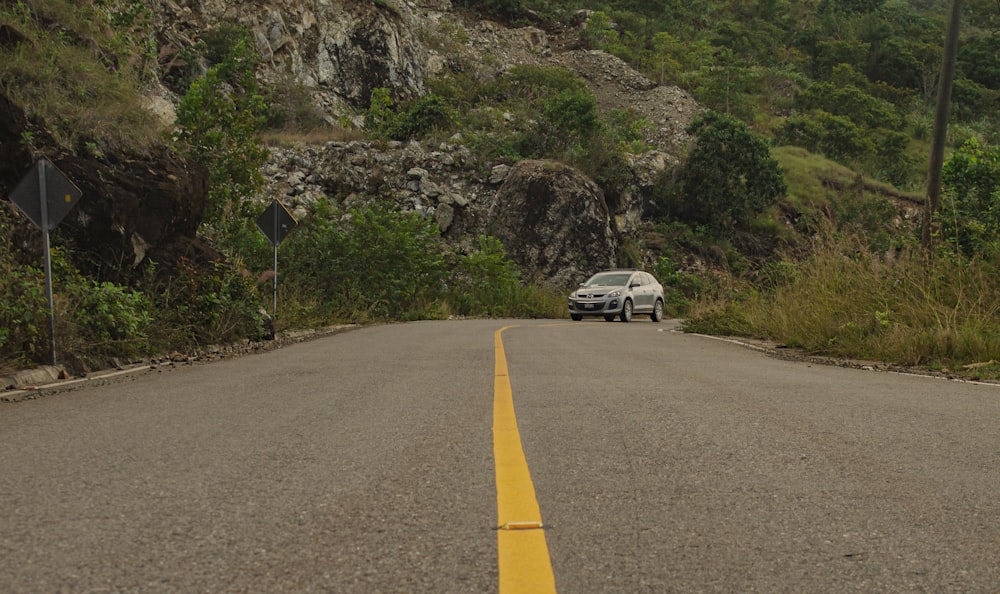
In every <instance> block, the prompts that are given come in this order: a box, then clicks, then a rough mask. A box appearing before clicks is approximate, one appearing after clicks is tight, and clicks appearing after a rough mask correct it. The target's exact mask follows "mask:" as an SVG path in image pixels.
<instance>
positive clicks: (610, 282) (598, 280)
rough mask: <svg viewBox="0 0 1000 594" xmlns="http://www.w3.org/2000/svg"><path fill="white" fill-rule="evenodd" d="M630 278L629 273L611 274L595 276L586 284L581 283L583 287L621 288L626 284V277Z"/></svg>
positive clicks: (630, 274)
mask: <svg viewBox="0 0 1000 594" xmlns="http://www.w3.org/2000/svg"><path fill="white" fill-rule="evenodd" d="M630 276H632V273H631V272H626V273H613V274H595V275H594V276H592V277H590V279H588V280H587V282H585V283H583V286H585V287H621V286H624V285H625V283H627V282H628V277H630Z"/></svg>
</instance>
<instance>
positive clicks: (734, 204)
mask: <svg viewBox="0 0 1000 594" xmlns="http://www.w3.org/2000/svg"><path fill="white" fill-rule="evenodd" d="M688 131H689V133H690V134H692V135H694V136H695V144H694V148H693V149H692V150H691V152H690V154H689V155H688V157H687V160H686V162H685V163H684V166H683V169H682V171H681V174H680V180H679V181H680V186H681V198H680V203H679V204H677V205H676V207H675V209H674V210H675V212H674V213H673V214H675V215H676V216H678V217H680V218H681V219H682V220H688V221H692V222H694V223H696V224H700V225H703V226H705V227H708V228H711V229H714V230H716V231H717V232H719V233H720V234H725V233H727V232H731V231H732V230H733V229H734V228H736V227H738V226H747V225H749V224H750V223H751V222H752V221H753V219H754V218H755V217H756V216H757V215H759V214H760V213H762V212H763V211H764V210H766V209H767V208H768V207H770V206H771V205H772V204H774V203H775V201H776V200H777V199H778V198H779V197H780V196H781V195H783V194H784V193H785V191H786V185H785V180H784V176H783V174H782V172H781V169H780V168H779V167H778V163H777V161H775V160H774V159H773V158H772V157H771V151H770V148H769V146H768V144H767V141H766V140H765V139H764V138H762V137H761V136H760V135H758V134H756V133H754V132H753V131H751V130H750V129H749V128H748V127H747V126H746V125H745V124H743V123H742V122H740V121H739V120H737V119H735V118H733V117H731V116H726V115H723V114H719V113H709V114H708V115H706V116H705V117H703V118H701V119H699V120H697V121H696V122H695V123H694V124H692V125H691V127H690V129H689V130H688Z"/></svg>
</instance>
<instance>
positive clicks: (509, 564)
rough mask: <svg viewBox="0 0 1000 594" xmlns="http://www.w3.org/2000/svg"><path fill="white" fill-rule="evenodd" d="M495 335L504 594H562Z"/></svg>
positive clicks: (499, 540) (495, 434)
mask: <svg viewBox="0 0 1000 594" xmlns="http://www.w3.org/2000/svg"><path fill="white" fill-rule="evenodd" d="M510 327H511V326H505V327H503V328H501V329H499V330H497V331H496V332H495V333H494V335H493V342H494V347H495V352H496V364H495V368H494V374H493V459H494V461H495V464H496V482H497V527H498V530H497V551H498V562H499V570H500V594H515V593H520V592H531V593H538V594H543V593H547V592H555V591H556V580H555V576H554V575H553V574H552V561H551V560H550V559H549V548H548V545H547V544H546V542H545V532H544V530H542V513H541V510H539V508H538V500H537V499H536V498H535V486H534V484H533V483H532V482H531V473H530V472H529V471H528V461H527V459H526V458H525V457H524V448H523V447H522V446H521V433H520V432H519V431H518V429H517V417H516V416H515V415H514V396H513V392H512V391H511V388H510V377H509V376H508V375H507V357H506V356H505V355H504V349H503V340H502V338H501V336H500V335H501V334H502V333H503V331H504V330H506V329H507V328H510Z"/></svg>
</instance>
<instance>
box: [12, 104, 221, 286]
mask: <svg viewBox="0 0 1000 594" xmlns="http://www.w3.org/2000/svg"><path fill="white" fill-rule="evenodd" d="M28 133H30V136H31V137H32V138H33V146H34V149H35V151H37V152H35V153H33V152H32V151H31V150H29V149H28V147H27V146H26V145H25V143H24V142H22V138H23V137H24V136H25V135H26V134H28ZM41 156H44V157H45V158H46V159H48V160H49V161H50V162H52V163H53V164H55V166H56V167H58V168H59V169H60V170H61V171H62V172H63V173H64V174H65V175H66V177H68V178H69V179H70V180H72V181H73V183H74V184H76V185H77V186H78V187H79V188H80V190H81V192H82V196H81V198H80V201H79V202H78V203H77V204H76V205H75V206H74V207H73V210H71V211H70V212H69V214H68V215H67V216H66V218H65V219H63V221H62V222H61V223H60V225H59V227H58V228H57V230H56V233H57V236H58V239H59V243H62V244H65V245H66V246H68V247H71V248H72V252H73V253H72V255H73V257H74V260H75V261H76V264H77V265H78V266H79V267H80V268H81V270H83V271H84V272H87V273H90V274H92V275H93V276H95V277H98V278H101V279H103V280H111V281H127V280H128V279H129V278H130V277H131V276H133V274H134V272H135V271H136V270H137V269H138V268H140V265H143V264H146V263H148V262H149V261H150V260H154V261H156V262H157V263H158V264H160V265H161V266H163V267H165V268H169V267H171V266H173V265H174V264H176V263H177V262H178V260H180V259H181V258H187V259H189V260H191V261H192V262H194V263H197V262H205V261H208V260H212V259H216V258H218V257H220V256H219V255H218V254H217V253H216V252H215V251H214V250H213V249H211V248H210V247H208V246H206V245H204V244H203V243H201V242H200V241H199V240H198V239H197V237H196V232H197V230H198V225H199V224H200V222H201V216H202V212H203V211H204V208H205V202H206V199H207V191H208V171H207V170H206V169H205V168H204V167H203V166H201V165H199V164H197V163H193V162H191V161H188V160H185V159H183V158H181V157H179V156H178V155H176V154H175V153H172V152H171V151H169V150H168V149H167V148H165V147H161V148H159V149H154V150H152V151H150V153H149V154H147V155H123V154H107V155H105V156H104V157H103V158H101V159H95V158H89V157H85V156H82V155H80V154H76V153H72V152H70V151H68V150H66V149H64V148H62V147H60V146H59V145H58V144H57V143H56V142H55V141H54V139H52V137H51V136H50V135H49V134H48V133H47V132H46V131H45V130H44V128H42V127H40V126H37V125H31V124H29V122H28V120H27V118H26V117H25V114H24V110H23V109H21V108H20V107H19V106H18V105H16V104H14V103H13V102H12V101H10V100H9V99H8V98H7V97H6V96H4V95H0V162H3V163H4V167H2V168H0V191H3V195H4V196H9V195H10V193H11V192H12V191H13V189H14V188H15V187H16V186H17V184H18V183H19V182H20V180H21V179H22V178H23V177H24V176H25V175H26V174H27V173H28V172H29V171H30V170H31V167H32V165H33V164H34V162H35V161H36V160H37V159H38V158H39V157H41ZM32 229H33V228H32V227H31V226H30V223H28V220H27V218H23V219H21V225H20V226H19V228H18V229H17V230H15V232H16V233H17V234H18V236H19V237H23V238H24V239H23V240H21V241H19V243H20V244H21V247H23V248H24V249H25V250H26V253H28V254H32V253H36V252H40V251H41V243H40V241H35V240H34V239H31V237H32V236H33V235H38V234H40V232H39V231H33V230H32ZM36 255H37V254H36Z"/></svg>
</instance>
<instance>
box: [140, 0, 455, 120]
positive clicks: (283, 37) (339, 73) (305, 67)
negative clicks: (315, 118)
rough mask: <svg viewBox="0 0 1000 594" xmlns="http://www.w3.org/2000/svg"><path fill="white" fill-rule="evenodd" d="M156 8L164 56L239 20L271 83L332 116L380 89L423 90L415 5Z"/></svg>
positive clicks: (348, 2)
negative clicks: (298, 88) (290, 86)
mask: <svg viewBox="0 0 1000 594" xmlns="http://www.w3.org/2000/svg"><path fill="white" fill-rule="evenodd" d="M424 4H427V3H424ZM429 4H430V8H434V7H435V6H438V5H440V4H441V3H440V2H437V3H434V2H431V3H429ZM446 7H447V5H446ZM156 10H157V11H158V23H159V27H160V32H159V37H160V43H161V50H160V58H161V61H162V62H165V63H169V62H170V61H171V60H172V59H173V58H174V57H175V56H177V55H178V53H179V52H180V51H181V50H182V49H184V48H189V47H191V46H193V45H194V44H195V42H196V41H197V40H198V39H199V38H200V35H201V34H202V32H203V31H204V30H205V29H208V28H211V27H215V26H217V25H219V24H220V23H232V22H236V23H239V24H241V25H243V26H245V27H246V28H247V30H249V31H250V33H251V34H252V35H253V37H254V40H255V42H256V45H257V50H258V51H259V52H260V53H261V55H262V57H263V59H264V62H265V65H266V68H265V69H264V71H263V72H261V74H262V76H263V77H264V78H265V79H267V80H268V82H270V83H272V84H281V83H282V82H283V81H288V80H292V81H295V82H296V83H299V84H302V85H304V86H305V87H306V88H308V89H310V90H311V91H312V93H313V96H314V98H315V100H316V102H317V103H318V105H319V107H321V108H322V109H323V110H324V111H325V112H327V113H328V114H330V117H331V121H334V120H335V118H336V116H338V115H342V114H344V113H349V112H350V111H352V110H357V109H363V108H365V107H367V106H368V101H369V99H370V98H371V92H372V90H373V89H375V88H378V87H386V88H389V89H392V91H393V93H394V95H395V96H396V97H400V98H406V97H412V96H415V95H419V94H421V93H423V92H424V84H425V82H424V81H425V70H426V66H427V63H428V53H427V50H426V49H425V48H424V47H423V45H422V44H421V43H420V41H419V37H418V35H417V32H418V30H419V27H420V25H419V22H418V20H417V18H416V13H415V12H414V9H413V8H411V5H410V4H409V3H402V2H371V1H370V0H367V1H361V0H340V1H337V2H329V1H315V0H314V1H307V0H302V1H298V2H289V1H287V0H266V1H262V2H250V3H248V2H240V3H233V2H224V1H221V0H188V1H187V2H182V1H181V0H176V1H175V0H167V1H166V2H163V3H157V6H156Z"/></svg>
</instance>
